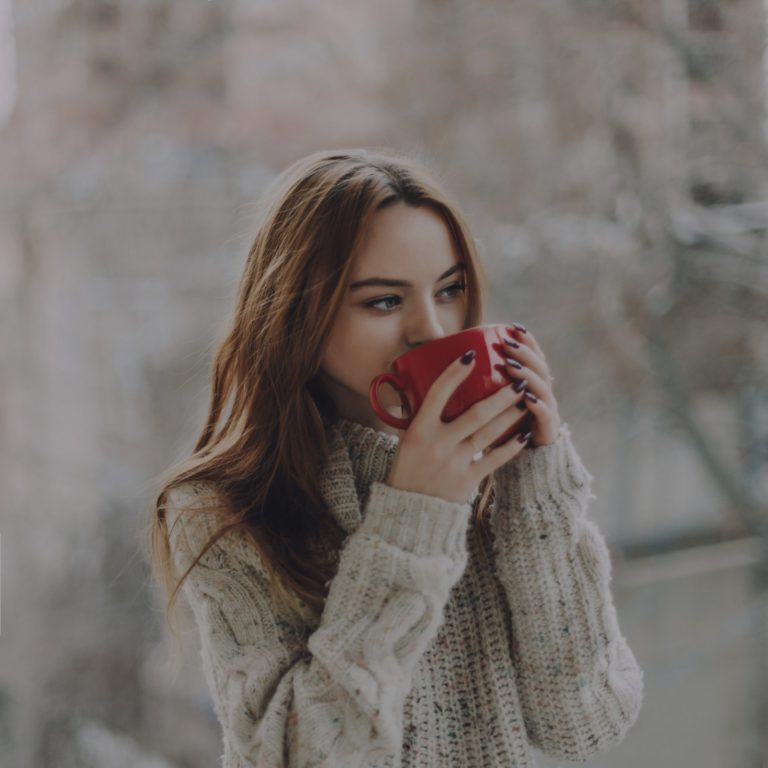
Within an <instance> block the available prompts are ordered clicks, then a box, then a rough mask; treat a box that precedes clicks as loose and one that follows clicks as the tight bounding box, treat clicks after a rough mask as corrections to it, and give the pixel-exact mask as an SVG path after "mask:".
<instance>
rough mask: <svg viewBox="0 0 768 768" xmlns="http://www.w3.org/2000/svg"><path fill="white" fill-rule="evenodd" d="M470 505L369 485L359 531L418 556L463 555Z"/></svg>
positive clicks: (383, 486)
mask: <svg viewBox="0 0 768 768" xmlns="http://www.w3.org/2000/svg"><path fill="white" fill-rule="evenodd" d="M471 511H472V507H471V506H470V504H468V503H467V504H459V503H456V502H451V501H446V500H445V499H440V498H438V497H436V496H428V495H427V494H423V493H416V492H415V491H403V490H401V489H399V488H393V487H392V486H390V485H387V484H386V483H383V482H374V483H371V487H370V492H369V495H368V501H367V503H366V511H365V514H364V516H363V522H362V524H361V526H360V527H361V528H362V529H364V530H365V532H366V533H368V534H370V535H374V536H378V537H380V538H381V539H383V540H384V541H386V542H388V543H389V544H392V545H394V546H396V547H399V548H401V549H404V550H406V551H408V552H413V553H414V554H417V555H430V554H446V555H451V556H452V555H454V554H456V553H457V552H458V553H464V552H465V550H466V534H467V528H468V526H469V516H470V513H471Z"/></svg>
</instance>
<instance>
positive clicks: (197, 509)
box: [165, 483, 266, 576]
mask: <svg viewBox="0 0 768 768" xmlns="http://www.w3.org/2000/svg"><path fill="white" fill-rule="evenodd" d="M165 509H166V511H165V519H166V526H167V531H168V540H169V543H170V546H171V550H172V552H173V555H174V560H175V562H176V564H177V566H184V568H185V569H186V567H188V566H189V565H191V563H192V562H194V560H195V559H197V556H198V555H199V554H200V553H201V552H203V550H206V551H205V554H203V556H202V557H201V558H200V561H199V562H200V564H201V565H202V566H203V567H204V568H208V569H212V570H238V569H241V568H242V567H244V566H245V565H247V566H248V567H249V569H255V570H257V571H259V572H261V573H262V574H263V575H265V576H266V571H265V569H264V566H263V563H262V560H261V555H260V553H259V551H258V548H257V547H256V546H255V544H254V543H253V542H252V541H251V540H250V538H249V537H248V536H247V535H246V533H245V532H244V531H243V530H241V529H239V528H234V529H231V530H228V531H226V532H225V533H223V534H222V535H220V536H219V535H218V533H219V531H220V530H221V528H222V526H223V525H224V524H225V517H224V512H225V510H226V506H225V502H224V499H223V498H222V496H221V494H220V493H219V492H218V491H217V490H216V488H215V487H214V486H212V485H211V484H208V483H185V484H184V485H179V486H176V487H174V488H171V489H170V490H169V491H168V492H167V493H166V508H165ZM214 536H217V538H216V540H215V542H214V543H213V544H212V545H211V546H210V548H207V547H208V544H209V542H210V541H211V540H212V539H213V537H214ZM206 548H207V549H206Z"/></svg>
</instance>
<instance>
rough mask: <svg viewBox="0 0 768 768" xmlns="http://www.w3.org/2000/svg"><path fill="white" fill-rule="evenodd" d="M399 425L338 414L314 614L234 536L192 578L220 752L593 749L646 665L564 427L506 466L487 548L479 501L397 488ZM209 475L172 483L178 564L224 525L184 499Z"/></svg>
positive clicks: (327, 759) (623, 727)
mask: <svg viewBox="0 0 768 768" xmlns="http://www.w3.org/2000/svg"><path fill="white" fill-rule="evenodd" d="M398 440H399V438H398V437H397V436H393V435H388V434H386V433H383V432H378V431H377V430H374V429H372V428H370V427H365V426H363V425H361V424H356V423H354V422H350V421H347V420H345V419H341V420H339V421H338V422H337V424H336V425H334V426H333V427H331V430H330V432H329V444H330V448H331V453H330V458H329V461H328V464H327V466H326V467H325V470H324V472H323V475H322V482H321V491H322V494H323V498H324V499H325V500H326V502H327V503H328V505H329V508H330V510H331V513H332V514H333V515H334V516H335V518H336V519H337V521H338V522H339V524H340V525H341V526H342V527H343V528H344V530H345V531H346V532H347V533H348V536H347V539H346V541H345V542H344V545H343V547H342V550H341V553H340V557H339V565H338V571H337V573H336V576H335V577H334V579H333V580H332V581H331V583H330V585H329V594H328V599H327V600H326V604H325V606H324V610H323V614H322V617H321V620H320V624H319V626H317V627H310V626H307V625H302V624H300V623H299V622H298V621H297V620H296V619H295V618H293V617H289V616H288V615H286V614H285V613H284V612H283V611H282V610H281V608H280V607H279V606H276V605H274V604H273V602H272V599H271V597H270V591H269V580H268V579H269V577H268V575H267V573H266V570H265V568H264V566H263V564H262V562H261V559H260V557H259V555H258V553H257V552H256V551H255V550H254V549H253V547H251V546H249V545H247V544H246V543H245V540H243V539H242V538H238V537H237V536H236V535H234V534H232V533H229V534H227V535H225V536H224V537H222V539H220V540H219V541H218V542H217V544H216V545H214V547H212V548H211V549H210V550H209V551H208V553H206V555H205V556H204V557H203V558H202V560H201V562H200V563H199V564H198V566H196V567H195V568H194V569H193V570H192V572H191V573H190V576H189V577H188V579H187V581H186V582H185V585H184V589H183V591H184V594H185V596H186V599H187V600H188V602H189V604H190V606H191V607H192V610H193V613H194V616H195V620H196V622H197V626H198V629H199V632H200V638H201V655H202V663H203V672H204V674H205V677H206V681H207V683H208V686H209V688H210V691H211V694H212V697H213V702H214V706H215V710H216V714H217V716H218V718H219V721H220V723H221V727H222V731H223V741H224V754H223V757H222V765H223V767H224V768H255V767H256V766H258V767H259V768H262V767H267V768H269V767H275V768H277V767H278V766H280V767H282V768H288V767H289V766H292V767H296V768H298V767H299V766H301V768H305V767H307V768H308V767H309V766H329V767H330V766H333V767H334V768H336V767H342V766H349V767H350V768H352V767H353V766H354V767H357V766H359V767H360V768H368V767H369V766H370V767H371V768H405V767H406V766H414V767H416V766H418V767H421V766H423V767H424V768H426V767H427V766H430V767H434V768H438V767H439V768H451V767H455V768H459V766H461V768H480V766H482V767H483V768H486V766H488V767H490V766H505V767H506V766H518V767H520V766H533V765H535V763H534V759H533V755H532V752H531V745H535V746H539V747H541V748H542V749H543V750H545V751H547V752H550V753H552V754H554V755H560V756H563V757H566V758H568V759H578V760H584V759H586V758H588V757H589V756H590V755H592V754H594V753H596V752H598V751H600V750H603V749H605V748H607V747H608V746H610V745H611V744H614V743H616V742H617V741H619V740H620V739H621V738H622V737H623V736H624V734H625V733H626V731H627V730H628V729H629V727H630V726H631V725H632V723H633V722H634V721H635V719H636V717H637V713H638V710H639V707H640V703H641V699H642V673H641V672H640V670H639V668H638V666H637V663H636V661H635V659H634V657H633V655H632V652H631V651H630V649H629V648H628V646H627V645H626V642H625V641H624V638H623V637H622V636H621V634H620V632H619V629H618V624H617V621H616V614H615V610H614V608H613V604H612V600H611V596H610V591H609V581H610V561H609V558H608V554H607V550H606V547H605V543H604V541H603V539H602V538H601V536H600V534H599V532H598V531H597V529H596V528H595V527H594V525H593V524H592V523H590V522H589V521H588V520H587V519H586V517H585V511H586V505H587V502H588V499H589V498H591V494H590V491H589V481H591V476H590V475H589V474H588V473H587V472H586V470H585V469H584V467H583V465H582V464H581V461H580V459H579V457H578V455H577V454H576V452H575V450H574V448H573V445H572V443H571V441H570V435H569V432H568V429H567V427H564V428H563V430H562V431H561V434H560V436H559V437H558V440H557V441H556V442H555V443H553V444H552V445H550V446H542V447H540V448H532V449H526V450H525V451H524V452H523V453H522V454H520V455H519V456H518V457H517V458H516V459H514V460H513V461H512V462H510V463H509V464H507V465H506V466H505V467H503V468H501V469H500V470H497V473H498V474H497V483H498V494H499V495H498V498H497V505H496V508H495V509H494V510H493V517H492V528H493V531H494V535H495V541H494V544H493V547H492V548H491V547H489V546H487V545H486V544H485V543H483V542H481V541H478V540H476V539H475V537H473V536H468V532H469V525H470V515H471V512H472V508H471V505H470V503H466V504H457V503H452V502H448V501H445V500H443V499H440V498H437V497H433V496H428V495H424V494H419V493H414V492H410V491H401V490H399V489H395V488H392V487H390V486H388V485H387V484H386V482H385V479H386V477H387V475H388V472H389V468H390V466H391V463H392V459H393V456H394V453H395V450H396V448H397V444H398ZM205 490H206V489H205V488H204V487H203V486H190V485H187V486H185V487H183V488H179V489H174V490H173V491H171V492H170V494H169V505H170V508H169V511H168V519H169V525H170V526H173V527H172V530H171V534H170V540H171V546H172V549H173V553H174V563H175V567H176V570H177V573H179V574H180V573H181V572H183V570H186V567H187V566H188V565H189V564H190V562H191V559H190V558H192V557H193V556H194V555H196V554H197V553H198V552H199V551H200V549H201V548H202V545H203V544H204V542H205V541H206V540H207V538H208V536H209V535H210V533H211V532H212V530H213V528H212V526H213V521H212V520H211V519H210V518H209V516H207V515H206V514H196V515H188V514H184V515H180V514H179V513H180V512H181V510H183V509H193V508H195V507H198V506H200V503H201V500H202V498H203V496H204V493H205ZM174 523H177V524H176V525H173V524H174ZM182 569H183V570H182Z"/></svg>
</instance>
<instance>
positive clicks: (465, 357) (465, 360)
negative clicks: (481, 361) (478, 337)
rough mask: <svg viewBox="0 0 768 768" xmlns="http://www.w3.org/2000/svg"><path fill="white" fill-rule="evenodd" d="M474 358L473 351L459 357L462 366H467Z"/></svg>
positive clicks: (470, 350)
mask: <svg viewBox="0 0 768 768" xmlns="http://www.w3.org/2000/svg"><path fill="white" fill-rule="evenodd" d="M474 357H475V350H474V349H469V350H467V351H466V352H465V353H464V354H463V355H462V356H461V362H462V363H464V365H469V364H470V363H471V362H472V360H473V359H474Z"/></svg>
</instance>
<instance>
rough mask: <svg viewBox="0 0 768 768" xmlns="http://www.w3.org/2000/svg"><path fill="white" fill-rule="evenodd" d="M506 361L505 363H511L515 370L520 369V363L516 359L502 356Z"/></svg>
mask: <svg viewBox="0 0 768 768" xmlns="http://www.w3.org/2000/svg"><path fill="white" fill-rule="evenodd" d="M504 359H505V360H506V361H507V365H511V366H512V367H513V368H517V370H518V371H519V370H522V367H523V366H522V365H520V363H518V362H517V360H513V359H512V358H511V357H505V358H504Z"/></svg>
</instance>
